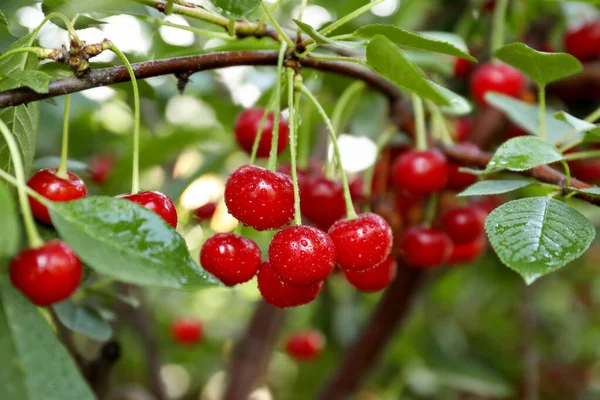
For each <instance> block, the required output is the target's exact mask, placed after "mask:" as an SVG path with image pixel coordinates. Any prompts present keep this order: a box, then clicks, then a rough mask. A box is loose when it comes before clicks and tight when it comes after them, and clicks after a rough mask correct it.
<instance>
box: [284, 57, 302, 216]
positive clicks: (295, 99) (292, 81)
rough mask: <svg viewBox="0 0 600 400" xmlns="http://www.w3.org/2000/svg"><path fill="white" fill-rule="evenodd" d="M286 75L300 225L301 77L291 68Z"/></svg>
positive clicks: (295, 199) (295, 189) (291, 149)
mask: <svg viewBox="0 0 600 400" xmlns="http://www.w3.org/2000/svg"><path fill="white" fill-rule="evenodd" d="M286 74H287V89H288V107H289V111H290V158H291V160H290V169H291V173H292V184H293V186H294V222H295V223H296V225H302V213H301V211H300V186H299V185H298V172H297V170H296V168H297V165H296V161H297V160H298V154H296V148H297V145H298V108H299V106H300V93H298V92H297V91H296V87H297V86H301V85H302V75H300V74H298V75H295V71H294V70H293V69H292V68H287V69H286Z"/></svg>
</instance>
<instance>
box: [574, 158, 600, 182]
mask: <svg viewBox="0 0 600 400" xmlns="http://www.w3.org/2000/svg"><path fill="white" fill-rule="evenodd" d="M569 166H570V167H571V173H572V174H573V176H575V177H577V178H578V179H581V180H582V181H586V182H589V183H598V182H600V161H598V160H576V161H571V162H569Z"/></svg>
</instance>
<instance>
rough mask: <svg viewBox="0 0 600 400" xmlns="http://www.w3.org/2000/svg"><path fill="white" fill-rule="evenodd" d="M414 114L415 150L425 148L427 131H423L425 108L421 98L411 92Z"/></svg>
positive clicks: (423, 149)
mask: <svg viewBox="0 0 600 400" xmlns="http://www.w3.org/2000/svg"><path fill="white" fill-rule="evenodd" d="M410 97H411V99H412V103H413V109H414V115H415V130H416V132H415V148H416V149H417V151H425V150H427V133H426V131H425V110H424V109H423V100H422V99H421V98H420V97H419V96H417V95H416V94H411V96H410Z"/></svg>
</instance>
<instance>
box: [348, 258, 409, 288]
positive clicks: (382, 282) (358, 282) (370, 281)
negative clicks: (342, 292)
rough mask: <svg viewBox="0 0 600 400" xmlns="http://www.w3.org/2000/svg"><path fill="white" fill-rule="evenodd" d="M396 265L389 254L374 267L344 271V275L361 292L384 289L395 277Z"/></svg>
mask: <svg viewBox="0 0 600 400" xmlns="http://www.w3.org/2000/svg"><path fill="white" fill-rule="evenodd" d="M397 269H398V266H397V265H396V261H394V258H393V257H392V256H391V255H389V256H387V257H386V258H385V260H383V261H382V262H380V263H379V264H378V265H376V266H375V267H373V268H371V269H368V270H366V271H359V272H355V271H344V276H345V277H346V279H347V280H348V282H350V284H351V285H352V286H354V287H355V288H356V289H358V290H360V291H361V292H367V293H371V292H379V291H380V290H383V289H385V288H386V287H388V286H389V285H390V283H392V281H393V280H394V278H396V272H397Z"/></svg>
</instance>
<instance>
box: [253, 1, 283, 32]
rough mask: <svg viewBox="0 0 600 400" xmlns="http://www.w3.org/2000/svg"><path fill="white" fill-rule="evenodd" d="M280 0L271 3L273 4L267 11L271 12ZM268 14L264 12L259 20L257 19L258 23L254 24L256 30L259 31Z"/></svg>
mask: <svg viewBox="0 0 600 400" xmlns="http://www.w3.org/2000/svg"><path fill="white" fill-rule="evenodd" d="M281 1H282V0H277V1H276V2H275V3H273V5H272V6H271V8H270V9H269V11H271V14H272V13H273V12H274V11H275V10H276V9H277V7H279V4H281ZM268 18H269V17H268V15H267V14H266V13H265V14H264V15H263V16H262V17H261V18H260V20H259V21H258V24H257V25H256V31H257V32H260V31H261V30H262V28H263V26H264V24H265V22H267V19H268Z"/></svg>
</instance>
